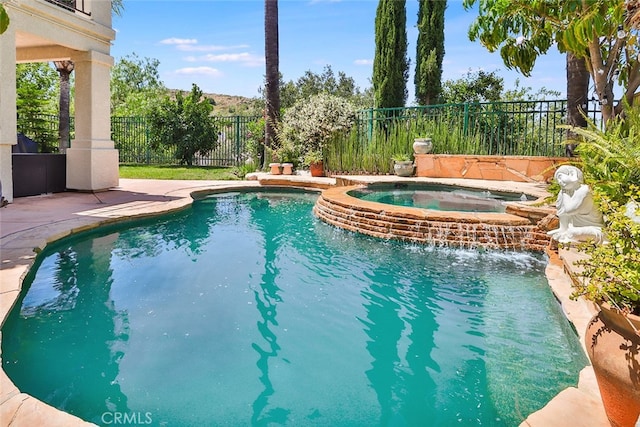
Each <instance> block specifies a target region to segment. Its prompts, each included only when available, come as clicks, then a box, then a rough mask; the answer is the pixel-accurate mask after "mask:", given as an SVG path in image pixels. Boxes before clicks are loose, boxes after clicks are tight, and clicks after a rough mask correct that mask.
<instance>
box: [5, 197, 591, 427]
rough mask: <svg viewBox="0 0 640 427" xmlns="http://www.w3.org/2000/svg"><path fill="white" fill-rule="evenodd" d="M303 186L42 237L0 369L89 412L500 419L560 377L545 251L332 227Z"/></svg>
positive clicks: (140, 420) (327, 422)
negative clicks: (53, 240) (407, 240)
mask: <svg viewBox="0 0 640 427" xmlns="http://www.w3.org/2000/svg"><path fill="white" fill-rule="evenodd" d="M316 198H317V195H315V194H305V193H290V192H275V191H272V192H266V193H252V192H247V193H236V194H226V195H218V196H216V197H211V198H209V199H205V200H202V201H197V202H196V203H195V204H194V206H193V209H190V210H188V211H185V212H183V213H181V214H178V215H171V216H165V217H162V218H160V219H158V220H155V221H147V222H144V223H134V224H129V226H126V227H125V226H117V227H110V228H106V229H102V230H101V231H100V232H99V233H91V234H83V235H79V236H76V237H74V238H69V239H65V240H63V241H61V242H59V243H58V244H56V245H54V246H52V247H50V248H48V249H47V250H46V251H45V252H44V253H43V254H42V256H41V257H39V261H38V264H37V266H36V267H37V270H36V269H34V271H35V272H34V273H33V274H31V275H30V277H28V278H27V282H28V283H27V284H26V286H27V287H28V291H27V292H25V293H24V296H23V297H22V299H21V300H20V301H19V302H18V304H17V305H16V308H15V309H14V310H13V311H12V313H11V315H10V317H9V318H8V320H7V322H6V324H5V325H4V328H3V330H2V359H3V365H4V369H5V371H6V372H7V374H8V375H9V376H10V378H11V379H12V380H13V381H14V382H15V384H16V385H17V386H18V387H19V388H20V389H21V390H22V391H24V392H26V393H29V394H32V395H33V396H35V397H37V398H39V399H41V400H43V401H46V402H48V403H50V404H52V405H53V406H56V407H58V408H61V409H63V410H65V411H68V412H71V413H73V414H76V415H78V416H80V417H82V418H84V419H86V420H89V421H92V422H94V423H96V424H98V425H114V424H116V422H115V420H117V419H118V420H120V421H121V422H120V424H138V425H140V424H144V425H158V426H205V425H206V426H215V425H219V426H246V425H254V426H266V425H292V426H301V425H302V426H304V425H309V426H320V425H321V426H374V425H384V426H404V425H407V426H424V425H431V426H451V425H461V426H480V425H490V426H515V425H518V424H519V422H520V421H522V420H523V419H524V418H525V417H526V416H527V415H528V414H529V413H531V412H533V411H535V410H537V409H539V408H541V407H542V406H544V405H545V404H546V403H547V402H548V401H549V400H550V399H551V398H552V397H553V396H555V395H556V394H557V393H558V392H559V391H560V390H562V389H563V388H565V387H567V386H569V385H575V384H576V383H577V377H578V372H579V370H580V369H581V368H583V367H584V366H585V365H586V363H587V360H586V358H585V356H584V354H583V352H582V350H581V349H580V345H579V343H578V340H577V338H576V336H575V334H574V333H573V331H572V330H571V328H570V325H569V324H568V323H567V321H566V320H565V318H564V316H563V315H562V313H561V310H560V308H559V307H558V305H557V303H556V301H555V300H554V298H553V296H552V294H551V293H550V290H549V287H548V285H547V283H546V279H545V278H544V266H545V264H546V261H545V259H544V257H542V256H539V255H537V254H531V253H516V252H504V251H477V250H460V249H447V248H435V247H428V246H415V245H408V244H402V243H399V242H392V241H389V242H387V241H381V240H376V239H372V238H367V237H363V236H359V235H356V234H353V233H347V232H344V231H341V230H338V229H336V228H333V227H331V226H328V225H326V224H324V223H322V222H320V221H318V220H316V219H315V218H314V216H313V214H312V212H311V209H312V207H313V204H314V202H315V199H316ZM123 421H127V423H125V422H123Z"/></svg>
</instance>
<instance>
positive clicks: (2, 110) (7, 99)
mask: <svg viewBox="0 0 640 427" xmlns="http://www.w3.org/2000/svg"><path fill="white" fill-rule="evenodd" d="M17 132H18V128H17V121H16V34H15V30H14V29H13V28H12V26H11V25H9V27H8V28H7V31H6V32H4V33H3V34H2V36H0V182H2V196H3V197H4V198H6V199H7V200H8V201H10V202H11V201H13V171H12V166H11V147H12V146H13V145H15V144H16V142H17Z"/></svg>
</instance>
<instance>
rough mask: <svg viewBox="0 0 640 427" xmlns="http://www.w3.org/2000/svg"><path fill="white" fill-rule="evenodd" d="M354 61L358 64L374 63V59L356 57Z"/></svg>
mask: <svg viewBox="0 0 640 427" xmlns="http://www.w3.org/2000/svg"><path fill="white" fill-rule="evenodd" d="M353 63H354V64H356V65H373V59H356V60H355V61H353Z"/></svg>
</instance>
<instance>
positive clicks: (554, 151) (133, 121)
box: [18, 100, 599, 173]
mask: <svg viewBox="0 0 640 427" xmlns="http://www.w3.org/2000/svg"><path fill="white" fill-rule="evenodd" d="M588 115H589V117H591V118H592V119H593V120H594V121H597V120H598V118H599V108H598V105H597V103H595V102H594V103H590V105H589V109H588ZM259 119H260V117H256V116H228V117H215V121H216V123H217V124H218V129H219V134H218V145H217V148H216V149H214V150H212V151H210V152H208V153H205V154H204V155H197V156H196V158H195V159H194V165H200V166H223V167H224V166H239V165H241V164H242V163H243V162H244V161H245V159H246V158H247V142H248V138H249V137H250V136H251V132H250V129H249V127H250V126H251V125H252V124H253V125H254V128H255V122H257V121H258V120H259ZM565 122H566V100H552V101H517V102H491V103H466V104H447V105H436V106H425V107H408V108H395V109H368V110H362V111H360V112H359V113H358V115H357V122H356V128H355V129H354V131H353V132H351V134H350V135H345V136H344V137H343V138H342V139H341V138H338V139H337V140H336V141H334V143H333V144H334V146H335V145H337V146H339V147H341V148H340V149H339V150H332V155H335V156H338V157H335V156H334V157H330V158H329V160H330V161H331V163H334V167H335V166H336V165H338V164H339V165H340V167H339V168H338V167H336V170H338V169H341V170H343V171H348V170H349V169H353V170H354V171H356V170H358V171H367V168H366V167H364V166H363V165H358V164H355V163H354V164H352V165H351V164H350V163H349V162H347V161H346V160H345V159H346V157H347V156H349V157H355V158H365V157H367V156H368V155H370V154H371V153H373V154H375V155H378V156H383V155H384V156H385V159H384V161H388V154H389V153H386V151H385V150H387V148H386V147H388V146H389V145H391V144H396V145H395V146H397V141H392V138H396V139H397V138H398V137H399V136H398V135H401V138H404V139H407V140H409V139H411V140H412V138H413V137H414V136H420V134H431V136H432V137H433V138H434V152H440V153H449V154H495V155H530V156H558V155H563V154H564V146H563V144H562V142H563V139H564V133H565V132H564V130H562V129H558V125H560V124H564V123H565ZM57 125H58V117H57V116H54V115H40V116H37V117H33V118H31V119H26V118H24V117H23V118H22V119H21V120H18V131H19V132H22V133H24V134H25V135H27V136H28V137H30V138H31V139H33V140H34V141H36V142H39V143H41V147H43V146H44V143H43V141H48V142H47V144H51V141H52V140H53V141H56V140H57V136H56V135H57ZM391 129H394V131H393V132H391ZM399 131H401V132H399ZM73 133H74V121H73V118H72V120H71V135H72V136H71V138H73ZM150 133H151V132H150V127H149V122H148V120H147V119H146V118H145V117H112V118H111V138H112V139H113V141H114V142H115V147H116V148H117V149H118V150H119V153H120V162H121V163H134V164H177V163H178V160H177V159H176V158H175V150H173V149H169V148H160V149H152V148H151V146H152V144H151V141H150ZM41 151H42V150H41ZM52 151H55V150H52ZM387 151H388V150H387ZM376 153H377V154H376ZM355 154H357V155H355ZM340 156H342V158H340ZM351 163H353V162H351ZM370 172H372V173H373V172H375V171H374V170H372V171H370Z"/></svg>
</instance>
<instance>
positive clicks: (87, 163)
mask: <svg viewBox="0 0 640 427" xmlns="http://www.w3.org/2000/svg"><path fill="white" fill-rule="evenodd" d="M71 59H72V60H73V62H74V63H75V73H76V79H75V89H76V92H75V132H76V134H75V139H74V140H72V141H71V147H70V148H69V149H68V150H67V188H70V189H74V190H84V191H99V190H106V189H109V188H112V187H116V186H118V182H119V181H118V150H116V149H114V144H113V141H112V140H111V115H110V114H111V113H110V102H109V100H110V91H109V78H110V74H109V70H110V69H111V66H112V65H113V58H112V57H111V56H109V55H105V54H103V53H99V52H95V51H88V52H81V53H80V54H78V55H77V56H74V57H72V58H71Z"/></svg>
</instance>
